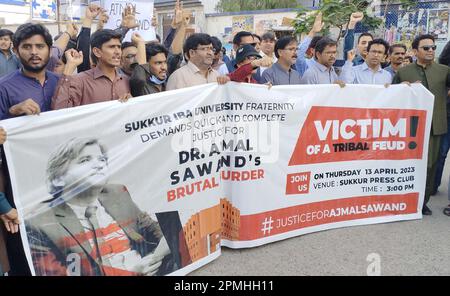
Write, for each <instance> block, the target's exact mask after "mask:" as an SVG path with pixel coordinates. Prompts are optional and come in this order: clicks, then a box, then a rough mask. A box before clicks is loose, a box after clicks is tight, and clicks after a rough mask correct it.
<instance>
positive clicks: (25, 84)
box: [0, 23, 59, 275]
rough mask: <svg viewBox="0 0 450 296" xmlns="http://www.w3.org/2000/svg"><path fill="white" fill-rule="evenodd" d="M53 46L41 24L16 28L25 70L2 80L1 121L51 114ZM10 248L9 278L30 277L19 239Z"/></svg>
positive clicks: (7, 192) (4, 173)
mask: <svg viewBox="0 0 450 296" xmlns="http://www.w3.org/2000/svg"><path fill="white" fill-rule="evenodd" d="M52 44H53V40H52V36H51V35H50V33H49V32H48V30H47V29H46V28H45V27H44V26H42V25H40V24H31V23H26V24H23V25H21V26H19V28H17V31H16V33H15V34H14V35H13V48H14V52H15V54H16V55H17V57H18V58H19V59H20V62H21V64H22V67H21V68H20V69H18V70H16V71H14V72H12V73H10V74H8V75H6V76H4V77H2V78H1V79H0V120H3V119H7V118H11V117H16V116H21V115H32V114H39V113H40V112H45V111H49V110H50V104H51V99H52V96H53V93H54V92H55V89H56V85H57V84H58V79H59V76H57V75H56V74H54V73H52V72H50V71H47V70H46V66H47V64H48V62H49V59H50V51H51V47H52ZM1 150H2V151H1V153H2V158H3V163H2V166H1V170H2V172H1V174H0V179H1V180H2V181H3V180H5V189H6V190H5V195H6V198H7V201H8V202H9V204H10V205H11V206H12V207H15V205H14V202H13V200H12V192H11V191H12V190H11V186H10V182H9V180H7V178H8V177H9V175H8V173H7V171H8V170H7V164H6V161H5V158H4V153H3V149H1ZM0 183H3V182H0ZM2 187H3V186H0V191H3V189H4V188H2ZM2 217H3V218H8V217H7V216H2ZM13 218H14V217H9V221H14V219H13ZM3 220H4V219H3ZM4 221H5V220H4ZM8 223H9V222H8ZM7 244H8V253H9V254H8V255H9V259H10V263H11V264H10V265H11V270H10V274H11V275H28V274H29V270H28V264H27V262H26V259H25V254H24V252H23V246H22V242H21V240H20V236H17V235H10V236H8V238H7Z"/></svg>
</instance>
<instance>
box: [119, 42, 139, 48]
mask: <svg viewBox="0 0 450 296" xmlns="http://www.w3.org/2000/svg"><path fill="white" fill-rule="evenodd" d="M132 46H134V47H136V45H134V43H133V42H129V41H126V42H123V43H122V46H121V48H122V50H124V49H125V48H128V47H132Z"/></svg>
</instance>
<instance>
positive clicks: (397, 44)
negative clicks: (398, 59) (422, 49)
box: [389, 43, 408, 55]
mask: <svg viewBox="0 0 450 296" xmlns="http://www.w3.org/2000/svg"><path fill="white" fill-rule="evenodd" d="M395 48H403V49H404V50H405V52H407V51H408V49H407V48H406V45H404V44H400V43H395V44H392V45H391V46H389V55H391V54H392V53H393V52H394V49H395Z"/></svg>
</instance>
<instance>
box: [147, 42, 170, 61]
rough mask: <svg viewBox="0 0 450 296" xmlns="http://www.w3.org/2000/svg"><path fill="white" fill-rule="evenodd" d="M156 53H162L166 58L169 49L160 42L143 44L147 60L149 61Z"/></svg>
mask: <svg viewBox="0 0 450 296" xmlns="http://www.w3.org/2000/svg"><path fill="white" fill-rule="evenodd" d="M158 53H163V54H164V55H165V56H166V58H167V57H168V56H169V51H168V50H167V48H165V47H164V46H163V45H161V44H158V43H149V44H146V45H145V55H146V57H147V61H148V62H150V59H151V58H152V57H154V56H155V55H157V54H158Z"/></svg>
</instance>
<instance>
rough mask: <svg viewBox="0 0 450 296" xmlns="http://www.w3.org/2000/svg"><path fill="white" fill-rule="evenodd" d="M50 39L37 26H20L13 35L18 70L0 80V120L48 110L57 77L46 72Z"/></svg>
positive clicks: (42, 29)
mask: <svg viewBox="0 0 450 296" xmlns="http://www.w3.org/2000/svg"><path fill="white" fill-rule="evenodd" d="M52 43H53V41H52V36H51V35H50V33H49V32H48V30H47V29H46V28H45V27H44V26H42V25H40V24H31V23H27V24H23V25H21V26H20V27H19V28H18V29H17V31H16V33H15V34H14V36H13V44H14V50H15V52H16V53H17V56H18V57H19V59H20V62H21V64H22V68H20V69H19V70H16V71H15V72H13V73H11V74H9V75H7V76H5V77H3V78H2V79H1V80H0V120H2V119H7V118H10V117H14V116H20V115H31V114H39V113H40V112H44V111H48V110H50V104H51V99H52V96H53V93H54V92H55V89H56V85H57V84H58V80H59V77H58V76H57V75H56V74H54V73H51V72H49V71H47V70H46V66H47V64H48V61H49V59H50V48H51V46H52Z"/></svg>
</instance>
